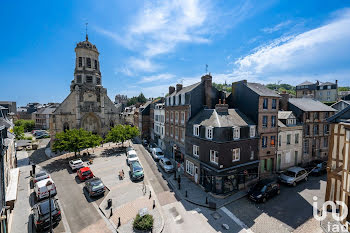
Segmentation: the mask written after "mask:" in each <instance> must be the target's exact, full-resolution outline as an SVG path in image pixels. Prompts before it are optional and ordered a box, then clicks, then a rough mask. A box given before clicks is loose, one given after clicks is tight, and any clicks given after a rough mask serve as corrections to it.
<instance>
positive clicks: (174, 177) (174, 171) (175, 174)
mask: <svg viewBox="0 0 350 233" xmlns="http://www.w3.org/2000/svg"><path fill="white" fill-rule="evenodd" d="M174 180H176V171H174Z"/></svg>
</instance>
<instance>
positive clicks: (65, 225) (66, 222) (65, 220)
mask: <svg viewBox="0 0 350 233" xmlns="http://www.w3.org/2000/svg"><path fill="white" fill-rule="evenodd" d="M57 202H58V205H59V206H61V214H62V223H63V226H64V229H65V230H66V233H71V230H70V227H69V224H68V221H67V218H66V215H65V214H64V211H63V206H62V205H61V202H60V200H59V199H58V198H57Z"/></svg>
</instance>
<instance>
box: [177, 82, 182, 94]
mask: <svg viewBox="0 0 350 233" xmlns="http://www.w3.org/2000/svg"><path fill="white" fill-rule="evenodd" d="M181 89H182V84H176V92H179V91H181Z"/></svg>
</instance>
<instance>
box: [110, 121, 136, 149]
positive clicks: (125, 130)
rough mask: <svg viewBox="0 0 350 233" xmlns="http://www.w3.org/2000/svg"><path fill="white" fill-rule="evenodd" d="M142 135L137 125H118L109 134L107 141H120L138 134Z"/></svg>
mask: <svg viewBox="0 0 350 233" xmlns="http://www.w3.org/2000/svg"><path fill="white" fill-rule="evenodd" d="M138 135H140V132H139V130H138V129H137V128H136V127H131V126H130V125H116V126H114V127H113V128H112V129H111V130H110V131H109V132H108V134H107V136H106V141H107V142H114V143H118V142H121V143H122V144H123V145H124V142H125V141H127V140H130V139H132V138H134V137H136V136H138Z"/></svg>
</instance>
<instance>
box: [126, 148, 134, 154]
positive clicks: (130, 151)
mask: <svg viewBox="0 0 350 233" xmlns="http://www.w3.org/2000/svg"><path fill="white" fill-rule="evenodd" d="M128 154H136V151H135V150H134V149H132V150H129V151H128Z"/></svg>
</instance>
